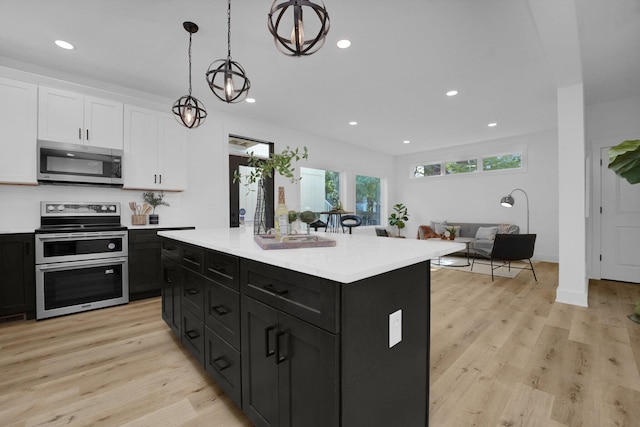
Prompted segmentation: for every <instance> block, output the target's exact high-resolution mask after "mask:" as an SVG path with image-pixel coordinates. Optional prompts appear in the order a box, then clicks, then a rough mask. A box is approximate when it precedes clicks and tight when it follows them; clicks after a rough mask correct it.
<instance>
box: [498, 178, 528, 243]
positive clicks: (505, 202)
mask: <svg viewBox="0 0 640 427" xmlns="http://www.w3.org/2000/svg"><path fill="white" fill-rule="evenodd" d="M514 191H522V192H523V193H524V197H525V198H526V199H527V234H529V196H527V193H526V192H525V191H524V190H523V189H521V188H516V189H515V190H512V191H511V193H509V195H508V196H504V197H503V198H502V199H501V200H500V204H501V205H502V206H504V207H505V208H511V207H513V205H514V203H515V200H513V197H512V196H511V195H512V194H513V192H514Z"/></svg>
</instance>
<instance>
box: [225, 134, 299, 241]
mask: <svg viewBox="0 0 640 427" xmlns="http://www.w3.org/2000/svg"><path fill="white" fill-rule="evenodd" d="M308 157H309V153H308V151H307V147H303V148H302V150H300V149H299V148H296V149H295V150H292V149H291V148H289V146H287V148H285V149H284V150H282V152H281V153H273V154H271V155H269V158H268V159H265V158H261V157H257V156H255V155H254V153H253V152H251V153H250V154H249V159H248V161H247V163H248V165H249V166H250V167H251V168H253V169H252V170H251V172H250V173H249V174H248V175H245V176H243V175H242V174H241V173H240V171H238V170H236V171H234V172H233V182H234V183H235V182H237V181H243V178H244V179H245V180H244V185H245V186H247V187H249V186H250V185H251V184H255V183H257V184H258V195H257V196H258V202H257V205H256V206H257V207H256V212H255V215H254V218H253V233H254V234H266V233H267V231H268V230H267V226H266V212H267V211H268V209H267V207H266V204H267V200H266V199H265V191H264V181H265V179H267V178H273V176H274V174H275V173H277V174H279V175H281V176H283V177H285V178H287V179H289V181H291V182H292V183H296V182H298V181H299V180H300V179H301V178H296V177H295V175H294V172H295V168H294V167H293V166H292V163H293V161H296V162H297V161H299V160H301V159H307V158H308Z"/></svg>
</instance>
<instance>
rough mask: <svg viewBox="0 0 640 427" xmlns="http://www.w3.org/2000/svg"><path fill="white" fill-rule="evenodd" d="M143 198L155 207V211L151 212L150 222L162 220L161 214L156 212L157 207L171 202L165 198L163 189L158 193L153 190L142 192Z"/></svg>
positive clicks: (154, 222) (155, 222)
mask: <svg viewBox="0 0 640 427" xmlns="http://www.w3.org/2000/svg"><path fill="white" fill-rule="evenodd" d="M142 198H143V199H144V201H145V202H147V203H148V204H149V205H150V206H151V207H152V208H153V212H152V213H151V214H149V224H158V223H159V222H160V216H159V215H157V214H156V208H157V207H158V206H169V203H167V202H165V201H164V200H163V199H164V192H162V191H161V192H160V193H159V194H158V195H156V194H155V193H154V192H153V191H148V192H146V193H142Z"/></svg>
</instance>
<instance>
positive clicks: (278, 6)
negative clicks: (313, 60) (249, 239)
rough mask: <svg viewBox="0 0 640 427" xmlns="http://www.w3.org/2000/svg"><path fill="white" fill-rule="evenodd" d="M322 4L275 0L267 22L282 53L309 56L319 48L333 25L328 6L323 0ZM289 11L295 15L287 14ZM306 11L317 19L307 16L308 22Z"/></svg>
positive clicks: (298, 0) (300, 0)
mask: <svg viewBox="0 0 640 427" xmlns="http://www.w3.org/2000/svg"><path fill="white" fill-rule="evenodd" d="M320 4H322V6H320V5H318V4H316V3H314V2H312V1H309V0H285V1H282V0H274V2H273V4H272V5H271V10H270V11H269V19H268V22H267V25H268V27H269V32H271V34H272V35H273V38H274V41H275V43H276V47H277V48H278V50H279V51H280V52H282V53H284V54H285V55H289V56H306V55H311V54H313V53H316V52H317V51H318V50H320V48H321V47H322V45H324V41H325V39H326V37H327V34H328V33H329V26H330V22H329V14H328V13H327V9H326V8H325V6H324V3H322V1H320ZM288 11H292V12H293V14H288V15H287V12H288ZM303 11H305V12H306V15H305V17H306V18H309V16H312V17H314V18H317V20H316V19H313V20H311V22H309V19H307V21H306V22H305V21H304V19H303ZM309 35H313V37H309Z"/></svg>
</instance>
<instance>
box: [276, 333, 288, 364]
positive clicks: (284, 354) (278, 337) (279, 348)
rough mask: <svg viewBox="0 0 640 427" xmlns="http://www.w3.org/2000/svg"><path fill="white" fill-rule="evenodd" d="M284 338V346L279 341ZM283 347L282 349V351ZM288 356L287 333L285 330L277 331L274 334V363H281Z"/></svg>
mask: <svg viewBox="0 0 640 427" xmlns="http://www.w3.org/2000/svg"><path fill="white" fill-rule="evenodd" d="M283 340H284V346H281V345H280V342H281V341H283ZM283 347H284V351H283ZM288 358H289V334H288V333H287V332H279V333H278V335H276V365H279V364H281V363H282V362H284V361H286V360H287V359H288Z"/></svg>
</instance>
